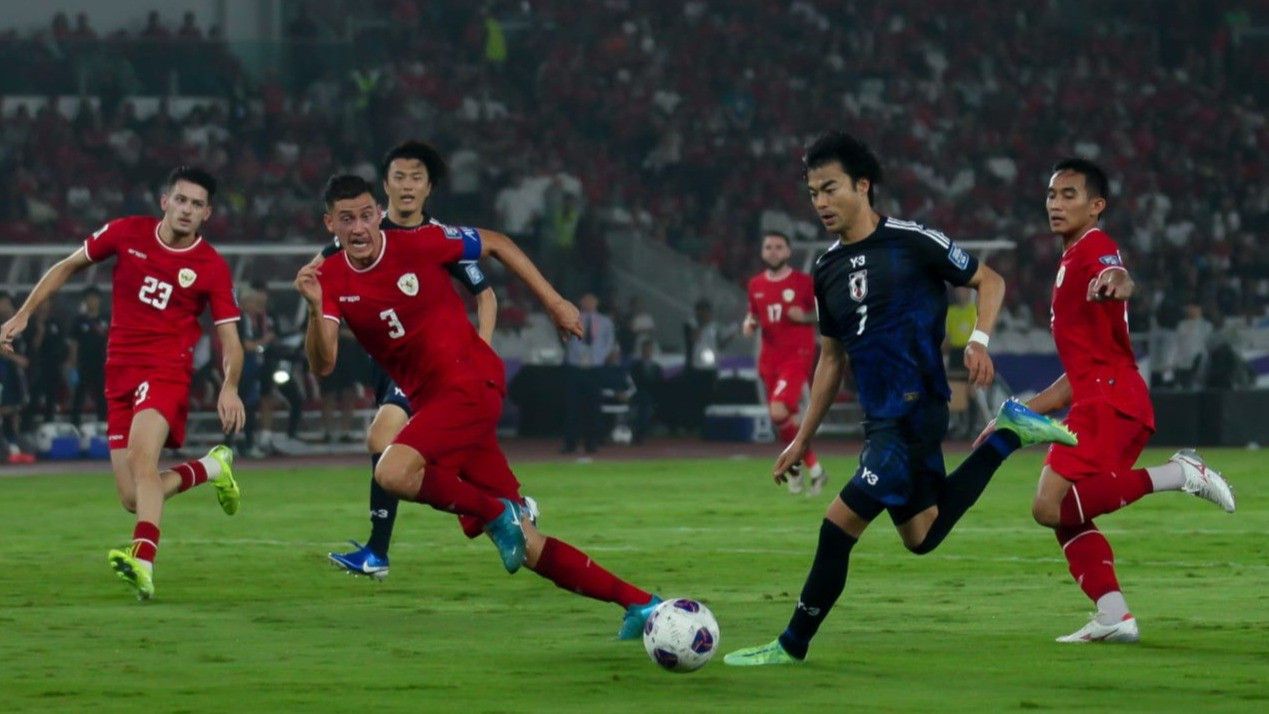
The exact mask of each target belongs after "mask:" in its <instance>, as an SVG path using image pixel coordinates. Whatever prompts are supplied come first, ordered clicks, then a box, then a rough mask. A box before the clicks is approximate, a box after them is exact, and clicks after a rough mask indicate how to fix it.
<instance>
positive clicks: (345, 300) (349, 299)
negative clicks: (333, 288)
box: [339, 295, 361, 302]
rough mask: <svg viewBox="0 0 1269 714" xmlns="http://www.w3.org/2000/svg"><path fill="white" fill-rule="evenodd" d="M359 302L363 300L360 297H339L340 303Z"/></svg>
mask: <svg viewBox="0 0 1269 714" xmlns="http://www.w3.org/2000/svg"><path fill="white" fill-rule="evenodd" d="M359 300H361V296H360V295H340V296H339V301H340V302H357V301H359Z"/></svg>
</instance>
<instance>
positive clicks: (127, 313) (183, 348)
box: [84, 216, 241, 382]
mask: <svg viewBox="0 0 1269 714" xmlns="http://www.w3.org/2000/svg"><path fill="white" fill-rule="evenodd" d="M159 223H160V219H158V218H155V217H153V216H132V217H128V218H119V219H117V220H114V221H111V222H110V223H107V224H106V225H104V226H102V227H101V228H100V229H98V231H97V232H96V233H94V234H92V235H91V236H90V237H89V238H88V239H87V240H85V241H84V253H85V255H87V256H88V259H89V260H91V261H92V262H94V263H98V262H101V261H103V260H106V259H107V258H110V257H112V256H113V257H114V258H115V266H114V272H113V274H112V277H111V292H112V295H111V308H112V309H111V318H110V332H109V336H108V338H107V342H106V367H107V368H108V369H118V368H124V367H126V368H128V369H142V370H145V371H148V372H151V373H157V374H158V375H161V376H164V377H167V378H169V379H174V380H178V381H185V382H188V381H189V377H190V371H191V369H192V367H193V361H194V345H195V344H197V343H198V339H199V338H200V337H201V336H202V334H203V328H202V326H201V325H199V322H198V318H199V316H200V315H202V313H203V309H204V308H205V307H207V305H209V304H210V305H211V315H212V321H213V322H215V323H216V324H217V325H219V324H221V323H226V322H234V321H235V320H238V319H239V318H240V316H241V312H240V311H239V309H238V302H237V300H235V298H234V292H233V290H234V288H233V278H232V275H231V273H230V271H229V265H228V264H227V263H225V259H224V258H222V257H221V256H220V253H217V252H216V249H215V248H213V247H212V246H211V245H210V244H209V243H208V242H207V241H206V240H203V237H202V236H198V237H196V238H195V240H194V243H193V244H192V245H189V246H187V247H185V248H172V247H170V246H168V245H167V244H166V243H164V242H163V241H162V240H161V239H160V238H159Z"/></svg>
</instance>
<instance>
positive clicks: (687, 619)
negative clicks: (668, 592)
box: [643, 598, 719, 672]
mask: <svg viewBox="0 0 1269 714" xmlns="http://www.w3.org/2000/svg"><path fill="white" fill-rule="evenodd" d="M718 642H719V635H718V620H715V619H714V613H712V612H710V611H709V608H708V607H705V606H704V605H702V604H701V603H699V602H697V601H695V600H689V599H687V598H679V599H678V600H666V601H665V602H663V603H661V604H660V605H657V606H656V609H654V610H653V611H652V614H651V615H649V616H648V621H647V623H646V624H644V626H643V646H644V649H646V650H648V656H649V657H651V658H652V661H653V662H656V663H657V664H658V665H660V666H662V667H664V668H665V669H668V670H670V671H671V672H695V671H696V670H698V669H700V668H701V667H704V666H705V665H706V664H707V663H708V662H709V660H710V659H711V658H712V657H713V656H714V651H715V650H717V649H718Z"/></svg>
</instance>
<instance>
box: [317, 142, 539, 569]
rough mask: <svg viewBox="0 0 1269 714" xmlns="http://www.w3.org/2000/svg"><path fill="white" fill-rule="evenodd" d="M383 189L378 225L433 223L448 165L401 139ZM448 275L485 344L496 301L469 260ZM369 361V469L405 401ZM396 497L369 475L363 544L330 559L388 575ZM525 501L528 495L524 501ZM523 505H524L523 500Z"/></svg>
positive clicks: (389, 157) (399, 422) (386, 166)
mask: <svg viewBox="0 0 1269 714" xmlns="http://www.w3.org/2000/svg"><path fill="white" fill-rule="evenodd" d="M379 173H380V176H381V178H382V179H383V190H384V192H385V193H386V194H387V196H388V210H387V211H385V212H384V214H383V220H382V221H380V223H379V227H380V228H384V229H389V228H414V227H415V226H421V225H423V224H424V223H435V222H436V221H435V219H433V218H432V217H431V216H430V215H428V213H427V210H426V208H425V205H426V203H427V199H428V197H429V196H430V195H431V193H432V190H433V189H434V188H436V187H437V186H439V185H440V184H441V182H443V181H444V180H445V176H446V174H447V173H448V167H447V166H446V164H445V160H444V158H443V157H442V156H441V154H440V152H438V151H437V150H436V149H435V148H434V147H432V146H431V145H430V144H427V143H425V142H422V141H405V142H402V143H400V144H398V145H397V146H395V147H393V148H392V149H391V150H389V151H388V153H387V154H386V155H385V156H384V157H383V160H382V161H381V162H380V165H379ZM339 250H340V245H339V240H338V239H335V240H333V241H331V242H330V243H329V244H327V245H326V247H325V248H323V249H322V257H323V258H329V257H330V256H332V255H334V254H336V253H338V252H339ZM448 270H449V273H450V275H451V276H452V277H453V278H454V279H455V280H457V281H458V282H459V283H461V284H462V286H463V287H464V288H466V289H467V292H469V293H471V294H472V295H474V296H475V298H476V320H477V328H476V329H477V331H478V332H479V333H480V337H481V338H482V339H483V340H484V341H485V342H486V343H489V342H490V341H491V340H492V339H493V332H494V324H495V320H496V319H497V314H498V299H497V298H496V297H494V293H493V290H492V289H490V286H489V281H488V280H487V279H486V277H485V274H484V273H483V272H482V271H481V270H480V266H479V265H477V264H476V262H475V261H470V262H462V263H454V264H452V265H450V266H448ZM371 364H372V374H371V383H372V384H373V385H374V389H375V404H377V405H379V410H378V411H377V412H376V413H375V417H374V420H373V421H371V423H370V429H369V431H368V432H367V433H366V448H367V450H369V452H370V464H371V465H370V469H371V471H372V472H373V471H374V467H375V466H376V465H377V464H378V463H379V457H381V456H382V455H383V452H384V451H385V450H386V449H387V448H388V445H389V444H391V443H392V440H393V439H395V438H396V436H397V434H399V433H400V432H401V429H402V428H403V427H404V426H405V423H406V421H407V420H408V419H409V418H410V414H411V411H410V402H409V400H407V399H406V397H405V394H403V393H402V392H401V390H400V389H399V388H398V387H397V385H396V383H395V382H393V381H392V378H391V377H389V376H388V375H387V373H386V372H384V371H383V370H382V369H380V368H379V366H378V365H375V364H373V363H371ZM399 500H400V499H398V498H397V497H396V496H395V495H393V494H391V493H389V492H388V491H386V490H385V489H384V488H383V487H382V486H380V485H379V484H378V482H376V481H375V480H374V478H373V477H372V478H371V479H370V538H369V540H367V541H366V544H365V545H362V544H360V543H358V542H357V541H352V544H353V545H354V546H356V550H353V551H350V552H347V553H330V554H329V555H328V557H329V558H330V560H331V563H333V564H334V565H336V566H338V567H340V568H343V569H344V570H346V571H348V572H350V573H353V574H356V575H368V576H371V577H373V578H376V579H383V578H385V577H387V576H388V564H389V563H388V546H389V545H390V544H391V542H392V530H393V526H394V525H395V523H396V518H397V506H398V503H399ZM530 500H531V499H530ZM526 505H528V504H526ZM529 510H530V515H531V517H534V518H536V512H537V505H536V503H534V504H533V505H532V506H529Z"/></svg>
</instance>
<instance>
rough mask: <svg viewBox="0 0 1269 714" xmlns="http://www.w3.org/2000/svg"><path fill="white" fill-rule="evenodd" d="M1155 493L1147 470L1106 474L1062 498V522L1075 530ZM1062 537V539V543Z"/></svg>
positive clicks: (1085, 482)
mask: <svg viewBox="0 0 1269 714" xmlns="http://www.w3.org/2000/svg"><path fill="white" fill-rule="evenodd" d="M1153 491H1154V485H1153V484H1152V483H1151V482H1150V474H1149V473H1147V472H1146V470H1145V469H1133V470H1131V471H1126V472H1123V473H1115V472H1113V471H1112V472H1110V473H1105V474H1101V475H1100V476H1097V477H1095V478H1091V479H1088V480H1086V481H1080V482H1078V483H1076V484H1074V485H1072V486H1071V490H1069V491H1067V492H1066V495H1065V496H1063V497H1062V514H1061V523H1062V526H1063V527H1074V526H1078V525H1080V524H1083V523H1088V522H1089V521H1091V520H1093V519H1094V518H1096V517H1098V516H1104V515H1106V514H1107V513H1113V512H1115V511H1118V510H1119V509H1121V508H1123V507H1124V506H1127V505H1128V504H1130V503H1132V502H1133V501H1136V500H1137V499H1139V498H1141V497H1142V496H1144V495H1146V494H1147V493H1152V492H1153ZM1060 539H1061V538H1060V537H1059V540H1060Z"/></svg>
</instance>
